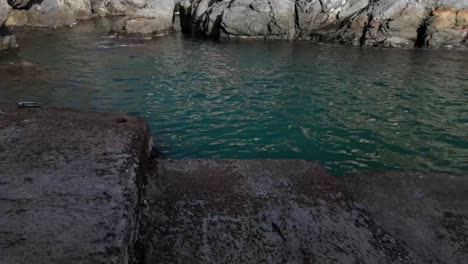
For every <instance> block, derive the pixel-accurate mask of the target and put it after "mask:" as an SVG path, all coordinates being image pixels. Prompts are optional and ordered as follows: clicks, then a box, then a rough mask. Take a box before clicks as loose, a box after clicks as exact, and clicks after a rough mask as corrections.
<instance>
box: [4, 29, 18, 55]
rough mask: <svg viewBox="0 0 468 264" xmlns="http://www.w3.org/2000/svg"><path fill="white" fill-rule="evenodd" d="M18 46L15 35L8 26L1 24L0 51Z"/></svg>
mask: <svg viewBox="0 0 468 264" xmlns="http://www.w3.org/2000/svg"><path fill="white" fill-rule="evenodd" d="M16 47H18V44H17V43H16V37H15V35H12V34H11V33H10V31H9V30H8V28H6V27H5V26H0V51H2V50H7V49H11V48H16Z"/></svg>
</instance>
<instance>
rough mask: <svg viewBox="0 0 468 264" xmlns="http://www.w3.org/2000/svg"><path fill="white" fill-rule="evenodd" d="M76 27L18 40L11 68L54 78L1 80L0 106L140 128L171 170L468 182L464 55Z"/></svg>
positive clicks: (467, 88)
mask: <svg viewBox="0 0 468 264" xmlns="http://www.w3.org/2000/svg"><path fill="white" fill-rule="evenodd" d="M83 24H84V26H78V27H77V28H74V29H68V30H66V31H65V30H56V31H48V32H47V34H44V30H38V31H32V32H28V34H26V35H22V34H21V32H19V33H18V36H19V38H20V42H21V43H22V48H21V50H19V55H18V57H12V58H11V60H28V61H31V62H36V63H37V64H39V65H42V67H44V68H47V69H48V71H50V72H55V73H58V75H60V76H64V78H61V79H59V80H57V79H52V78H48V76H47V75H46V76H44V79H43V80H30V81H29V80H27V81H23V82H16V81H8V80H7V81H2V82H1V84H0V85H1V86H2V87H1V89H0V100H4V101H19V100H23V99H33V100H38V101H41V102H43V103H45V104H52V105H58V106H67V107H73V108H80V109H94V110H105V111H119V112H128V113H131V114H135V115H143V116H145V117H146V118H148V120H149V122H150V125H151V128H152V130H153V133H154V135H155V138H156V144H157V145H158V147H159V148H160V150H161V151H162V152H163V153H165V154H166V155H168V156H170V157H173V158H189V157H190V158H192V157H193V158H300V159H313V160H320V161H321V162H322V163H323V164H324V165H325V166H326V167H328V168H329V169H331V170H332V171H333V173H335V174H337V175H338V174H343V173H349V172H355V171H366V170H380V169H409V170H425V171H443V172H449V173H455V174H464V173H466V172H467V169H468V133H467V131H468V119H467V115H468V72H467V71H466V69H468V57H467V56H466V53H463V52H458V51H444V52H439V51H428V50H390V49H354V48H349V47H336V46H327V45H314V44H311V43H307V42H298V43H293V42H269V41H267V42H264V41H246V42H242V41H241V42H222V43H217V42H212V41H203V40H194V39H190V38H185V37H183V36H181V35H179V34H175V35H172V36H169V37H167V38H158V39H155V40H153V41H136V40H135V41H132V40H122V39H112V38H105V39H104V40H103V38H102V36H103V33H102V32H105V31H106V28H105V26H102V25H99V24H93V25H87V24H86V23H83ZM82 27H84V28H82ZM87 27H89V28H87ZM96 27H97V30H96ZM100 30H101V31H100ZM83 32H86V34H83ZM45 35H46V36H47V37H45ZM39 47H40V48H39ZM54 76H57V74H54ZM6 87H8V89H6Z"/></svg>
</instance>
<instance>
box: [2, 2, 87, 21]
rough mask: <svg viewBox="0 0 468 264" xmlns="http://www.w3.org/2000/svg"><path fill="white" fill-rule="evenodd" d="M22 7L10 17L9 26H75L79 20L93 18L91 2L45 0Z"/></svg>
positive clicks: (22, 4)
mask: <svg viewBox="0 0 468 264" xmlns="http://www.w3.org/2000/svg"><path fill="white" fill-rule="evenodd" d="M20 6H22V7H23V8H21V10H16V11H15V12H12V14H11V15H10V17H9V19H8V21H7V25H8V26H24V25H27V26H37V27H59V26H73V25H75V24H76V23H77V20H80V19H88V18H91V17H92V16H93V12H92V9H91V2H90V0H43V1H41V2H38V1H33V2H30V3H29V4H27V5H24V3H21V5H20Z"/></svg>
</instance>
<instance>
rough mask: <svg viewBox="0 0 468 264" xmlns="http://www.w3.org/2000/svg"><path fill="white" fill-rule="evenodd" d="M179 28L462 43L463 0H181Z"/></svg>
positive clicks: (367, 41)
mask: <svg viewBox="0 0 468 264" xmlns="http://www.w3.org/2000/svg"><path fill="white" fill-rule="evenodd" d="M180 11H181V26H182V28H183V31H184V32H186V33H189V34H193V35H196V36H206V37H211V38H219V37H226V38H265V39H270V38H280V39H313V40H320V41H327V42H338V43H346V44H352V45H367V46H385V47H413V46H424V47H449V46H466V45H468V44H467V42H468V38H467V33H468V19H467V13H468V0H218V1H216V0H183V1H182V2H181V4H180Z"/></svg>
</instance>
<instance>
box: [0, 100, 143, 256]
mask: <svg viewBox="0 0 468 264" xmlns="http://www.w3.org/2000/svg"><path fill="white" fill-rule="evenodd" d="M149 142H150V140H149V129H148V126H147V123H146V121H145V120H144V119H141V118H136V117H131V116H127V115H120V114H108V113H89V112H88V113H86V112H75V111H70V110H65V109H54V108H39V109H18V108H17V107H16V106H15V105H2V104H0V263H1V264H20V263H21V264H29V263H35V264H36V263H37V264H39V263H47V264H50V263H74V264H76V263H129V261H130V260H131V258H132V256H133V255H134V254H133V241H134V240H135V239H134V237H135V234H136V232H135V231H136V224H137V222H136V221H137V211H138V210H137V209H138V187H137V186H138V177H139V176H138V175H139V170H140V165H141V164H142V163H144V162H145V159H146V157H147V155H148V151H149V149H148V148H149Z"/></svg>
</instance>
